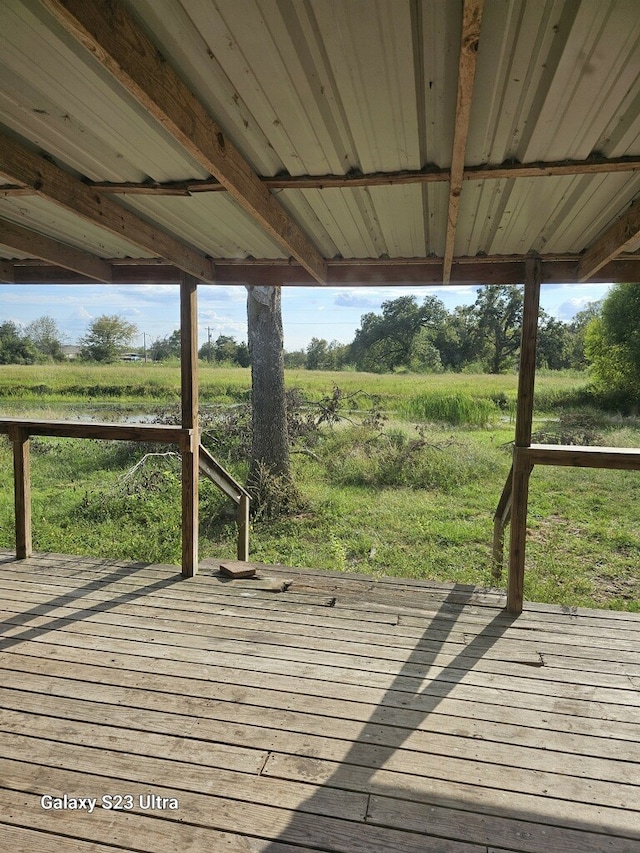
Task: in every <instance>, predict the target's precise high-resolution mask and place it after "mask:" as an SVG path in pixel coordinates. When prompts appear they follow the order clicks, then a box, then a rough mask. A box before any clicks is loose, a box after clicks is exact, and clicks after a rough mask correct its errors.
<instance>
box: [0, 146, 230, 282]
mask: <svg viewBox="0 0 640 853" xmlns="http://www.w3.org/2000/svg"><path fill="white" fill-rule="evenodd" d="M0 174H1V175H4V176H5V178H6V179H7V180H10V181H16V182H17V183H22V184H25V185H27V186H29V187H31V188H32V189H33V190H34V191H35V192H36V193H37V194H38V195H39V196H42V197H43V198H46V199H49V200H50V201H53V202H55V203H56V204H59V205H60V206H62V207H64V208H66V209H67V210H70V211H71V212H72V213H75V214H77V215H79V216H82V217H83V218H84V219H87V220H89V221H90V222H92V223H93V224H94V225H99V226H100V227H101V228H104V229H105V230H107V231H110V232H112V233H113V234H117V235H118V237H123V238H125V239H126V240H127V241H128V242H129V243H133V244H134V245H136V246H139V247H140V248H142V249H144V250H145V251H149V252H152V253H153V254H156V255H161V256H162V257H164V258H166V259H167V260H168V261H171V263H173V264H175V265H176V266H177V267H179V268H180V269H182V270H184V271H185V272H188V273H190V274H191V275H194V276H195V277H196V278H198V279H201V280H202V281H211V280H212V279H213V278H214V270H213V264H212V263H211V261H210V260H208V259H207V258H205V257H204V255H202V254H201V253H200V252H197V251H196V250H195V249H192V248H191V247H190V246H187V245H186V244H185V243H181V242H180V241H179V240H177V239H176V238H175V237H171V236H169V235H168V234H165V233H164V232H163V231H160V230H159V229H158V228H155V227H154V226H153V225H150V224H149V223H148V222H146V221H145V220H144V219H142V218H141V217H139V216H136V214H135V213H131V212H130V211H128V210H127V209H126V208H124V207H122V206H121V205H119V204H117V203H116V202H115V201H113V200H112V199H110V198H107V197H105V196H101V195H98V194H97V193H95V192H94V191H93V190H92V189H91V188H90V187H88V186H86V184H83V183H82V181H79V180H78V179H77V178H75V177H74V176H73V175H70V174H69V173H68V172H65V171H64V170H63V169H61V168H60V167H59V166H56V165H55V164H54V163H51V162H50V161H49V160H46V159H45V158H44V157H41V156H39V155H38V154H35V153H34V152H33V151H30V150H29V149H27V148H25V147H24V146H23V145H21V144H20V143H19V142H16V140H15V139H13V137H11V136H8V135H6V134H5V133H3V132H2V131H0Z"/></svg>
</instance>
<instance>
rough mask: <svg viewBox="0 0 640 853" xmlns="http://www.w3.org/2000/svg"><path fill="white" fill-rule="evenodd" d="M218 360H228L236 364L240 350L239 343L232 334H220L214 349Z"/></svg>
mask: <svg viewBox="0 0 640 853" xmlns="http://www.w3.org/2000/svg"><path fill="white" fill-rule="evenodd" d="M213 352H214V355H215V359H216V361H226V362H230V363H231V364H234V363H235V361H236V354H237V352H238V344H237V343H236V340H235V338H233V337H231V336H230V335H218V337H217V338H216V343H215V346H214V349H213Z"/></svg>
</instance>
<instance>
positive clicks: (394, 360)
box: [350, 296, 447, 372]
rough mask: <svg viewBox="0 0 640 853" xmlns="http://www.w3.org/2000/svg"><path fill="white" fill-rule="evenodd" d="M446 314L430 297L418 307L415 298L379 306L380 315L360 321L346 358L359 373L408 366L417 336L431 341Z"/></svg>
mask: <svg viewBox="0 0 640 853" xmlns="http://www.w3.org/2000/svg"><path fill="white" fill-rule="evenodd" d="M446 317H447V311H446V308H445V307H444V305H443V303H442V302H441V301H440V300H439V299H436V297H434V296H427V297H425V299H424V301H423V303H422V305H418V301H417V299H416V298H415V296H400V297H399V298H398V299H391V300H389V301H387V302H383V303H382V314H374V313H373V312H370V313H368V314H365V315H364V316H363V317H362V318H361V321H360V328H359V329H358V330H357V332H356V336H355V338H354V340H353V343H352V344H351V348H350V357H351V358H352V359H353V361H354V362H355V364H356V366H357V367H358V368H359V369H360V370H372V371H376V372H384V371H392V370H394V369H395V368H397V367H401V366H404V367H409V366H410V365H411V362H412V359H414V356H415V346H416V344H417V341H416V339H417V337H418V335H419V334H420V332H421V331H422V330H425V331H426V338H425V335H423V336H422V346H423V347H424V340H425V339H428V340H430V341H432V342H433V339H434V338H435V337H436V335H437V334H438V332H439V331H441V329H442V327H443V326H444V324H445V322H446Z"/></svg>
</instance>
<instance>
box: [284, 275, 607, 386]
mask: <svg viewBox="0 0 640 853" xmlns="http://www.w3.org/2000/svg"><path fill="white" fill-rule="evenodd" d="M523 302H524V294H523V288H522V287H519V286H515V285H514V286H506V285H505V286H489V285H486V286H484V287H481V288H480V289H479V290H478V294H477V297H476V301H475V302H474V303H473V305H464V306H459V307H457V308H455V309H454V310H453V311H448V310H447V309H446V308H445V306H444V303H443V302H442V301H441V300H440V299H437V298H436V297H434V296H426V297H425V298H424V300H423V301H422V302H418V300H417V299H416V297H415V296H401V297H399V298H397V299H391V300H388V301H387V302H383V303H382V307H381V311H380V312H379V313H374V312H371V313H368V314H365V315H364V316H363V317H362V318H361V321H360V327H359V329H358V330H357V331H356V334H355V337H354V339H353V341H352V342H351V343H350V344H340V343H338V342H337V341H333V342H331V343H330V342H328V341H327V340H325V339H324V338H317V337H314V338H313V339H312V340H311V341H310V343H309V344H308V346H307V347H306V349H304V350H299V351H297V352H293V353H286V354H285V364H286V365H287V366H288V367H306V368H307V369H309V370H340V369H344V368H348V367H352V368H356V369H357V370H365V371H372V372H379V373H389V372H393V371H398V370H407V371H412V372H423V373H436V372H442V371H447V370H448V371H462V370H466V371H470V372H471V371H472V372H477V373H503V372H505V371H508V370H515V369H517V364H518V359H519V356H520V333H521V328H522V312H523ZM599 313H600V304H599V303H591V304H590V305H589V306H588V307H587V308H585V310H583V311H581V312H580V313H579V314H577V315H576V316H575V317H574V319H573V320H572V321H571V322H569V323H564V322H562V321H561V320H557V319H555V318H554V317H551V316H550V315H549V314H547V313H546V312H545V311H543V310H540V315H539V326H538V366H539V367H546V368H548V369H549V370H566V369H576V370H583V369H585V368H586V367H587V364H588V359H587V355H586V352H585V340H586V338H585V335H586V330H587V328H588V326H589V324H590V323H591V321H592V320H594V318H596V317H598V316H599Z"/></svg>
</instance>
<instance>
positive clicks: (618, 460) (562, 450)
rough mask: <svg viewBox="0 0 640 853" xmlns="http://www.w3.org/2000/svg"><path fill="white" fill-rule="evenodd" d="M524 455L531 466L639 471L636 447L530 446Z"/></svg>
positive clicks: (639, 450)
mask: <svg viewBox="0 0 640 853" xmlns="http://www.w3.org/2000/svg"><path fill="white" fill-rule="evenodd" d="M523 452H525V451H523ZM525 455H526V458H527V460H528V461H529V462H530V463H531V464H532V465H562V466H567V467H570V468H607V469H611V470H617V471H640V448H637V447H593V446H587V447H581V446H579V445H573V444H571V445H565V444H532V445H531V446H530V447H529V448H527V449H526V453H525Z"/></svg>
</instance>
